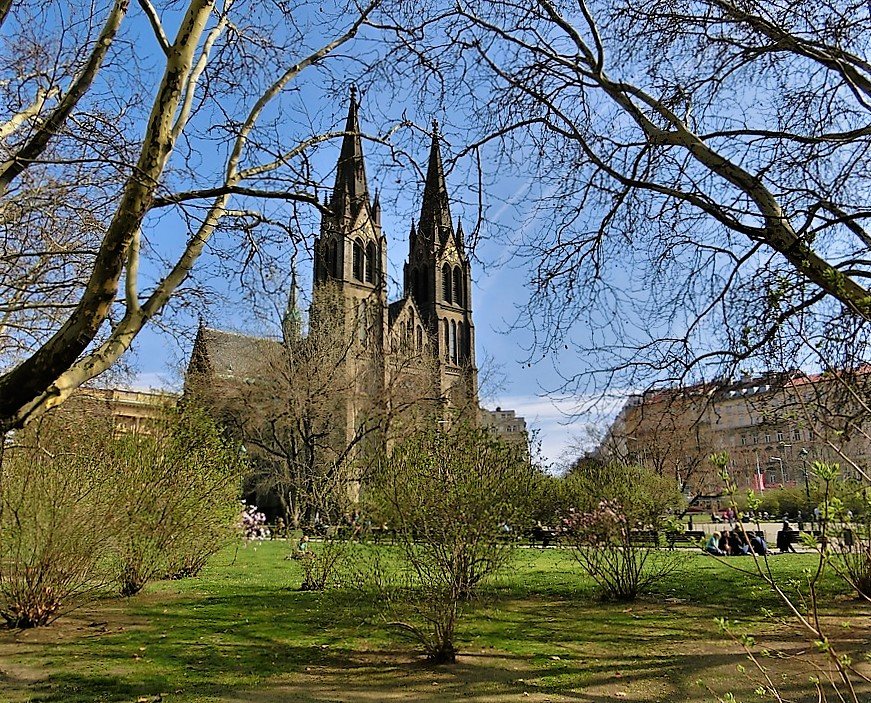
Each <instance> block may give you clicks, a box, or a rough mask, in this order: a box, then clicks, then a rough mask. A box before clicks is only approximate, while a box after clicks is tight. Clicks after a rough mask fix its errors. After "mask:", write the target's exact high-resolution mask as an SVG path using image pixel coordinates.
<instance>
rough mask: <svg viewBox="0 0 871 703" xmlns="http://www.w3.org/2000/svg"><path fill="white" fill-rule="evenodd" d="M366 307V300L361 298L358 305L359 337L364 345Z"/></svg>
mask: <svg viewBox="0 0 871 703" xmlns="http://www.w3.org/2000/svg"><path fill="white" fill-rule="evenodd" d="M366 308H367V305H366V301H365V300H361V301H360V302H359V304H358V305H357V339H358V340H359V342H360V344H361V345H362V346H364V347H365V346H366V313H367V309H366Z"/></svg>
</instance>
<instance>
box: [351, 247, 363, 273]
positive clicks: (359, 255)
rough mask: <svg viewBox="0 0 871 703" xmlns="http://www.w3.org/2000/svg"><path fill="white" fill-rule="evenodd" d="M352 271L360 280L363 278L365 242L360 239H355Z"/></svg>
mask: <svg viewBox="0 0 871 703" xmlns="http://www.w3.org/2000/svg"><path fill="white" fill-rule="evenodd" d="M352 273H353V276H354V278H356V279H357V280H358V281H362V280H363V242H361V241H360V240H359V239H355V240H354V266H353V270H352Z"/></svg>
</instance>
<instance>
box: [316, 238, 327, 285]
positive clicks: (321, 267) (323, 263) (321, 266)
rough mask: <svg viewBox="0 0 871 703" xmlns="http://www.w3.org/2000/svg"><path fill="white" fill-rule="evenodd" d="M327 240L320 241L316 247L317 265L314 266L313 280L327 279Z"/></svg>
mask: <svg viewBox="0 0 871 703" xmlns="http://www.w3.org/2000/svg"><path fill="white" fill-rule="evenodd" d="M329 253H330V248H329V242H322V243H321V246H320V248H319V249H318V258H317V265H316V266H315V280H317V281H326V280H327V257H328V256H329Z"/></svg>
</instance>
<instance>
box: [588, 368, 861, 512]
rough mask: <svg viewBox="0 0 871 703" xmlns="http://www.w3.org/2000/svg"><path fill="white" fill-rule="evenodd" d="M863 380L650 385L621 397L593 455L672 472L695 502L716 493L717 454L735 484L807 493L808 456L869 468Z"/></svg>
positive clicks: (773, 378)
mask: <svg viewBox="0 0 871 703" xmlns="http://www.w3.org/2000/svg"><path fill="white" fill-rule="evenodd" d="M868 376H869V374H867V371H865V370H862V371H860V372H858V373H849V374H848V373H829V374H805V373H801V372H798V371H793V372H787V373H770V374H763V375H759V376H746V377H744V378H742V379H740V380H737V381H729V382H719V383H710V384H699V385H695V386H689V387H684V388H670V389H661V390H654V391H649V392H647V393H644V394H641V395H636V396H632V397H630V398H629V399H628V400H627V402H626V404H625V405H624V406H623V408H622V410H621V411H620V413H619V415H618V416H617V418H616V419H615V421H614V422H613V424H612V425H611V427H610V429H609V430H608V432H607V434H606V436H605V438H604V439H603V441H602V443H601V444H600V446H599V449H598V453H599V454H600V456H602V457H603V458H614V459H618V460H621V461H639V462H641V463H643V464H645V465H647V466H650V467H652V468H654V469H655V470H657V471H658V472H659V473H661V474H663V475H672V476H674V477H675V480H676V481H677V482H678V484H679V485H680V486H681V488H682V489H683V490H684V492H685V493H686V494H687V495H688V496H689V497H691V498H696V499H700V500H701V501H702V502H704V501H705V500H709V499H711V498H713V497H716V496H718V495H720V494H721V493H722V491H723V481H722V479H721V478H720V477H719V476H718V475H716V472H715V471H714V469H713V467H712V465H711V463H710V461H709V459H708V458H709V457H710V456H711V454H713V453H719V452H726V453H727V454H728V455H729V465H728V467H729V473H730V476H731V477H732V478H733V479H734V480H735V482H736V483H737V485H738V487H739V488H740V489H742V490H745V489H752V490H756V491H765V490H767V489H770V488H777V487H781V486H783V487H795V488H800V489H803V490H807V491H809V490H810V488H809V483H810V482H812V480H813V470H812V464H813V462H814V461H829V462H837V463H839V464H840V466H841V475H842V476H844V477H847V478H851V477H856V476H857V475H858V474H859V473H860V472H862V471H866V467H869V466H871V439H869V433H868V429H867V428H866V427H865V418H866V417H867V416H868V412H867V405H866V403H865V402H864V398H867V397H868V395H867V392H868V390H869V381H871V379H869V378H868Z"/></svg>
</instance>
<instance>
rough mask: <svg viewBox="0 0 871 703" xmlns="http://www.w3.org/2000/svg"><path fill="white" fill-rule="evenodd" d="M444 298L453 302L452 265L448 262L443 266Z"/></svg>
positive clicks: (447, 301) (448, 301)
mask: <svg viewBox="0 0 871 703" xmlns="http://www.w3.org/2000/svg"><path fill="white" fill-rule="evenodd" d="M442 299H443V300H444V301H445V302H446V303H450V302H451V267H450V265H448V264H445V265H444V266H442Z"/></svg>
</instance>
